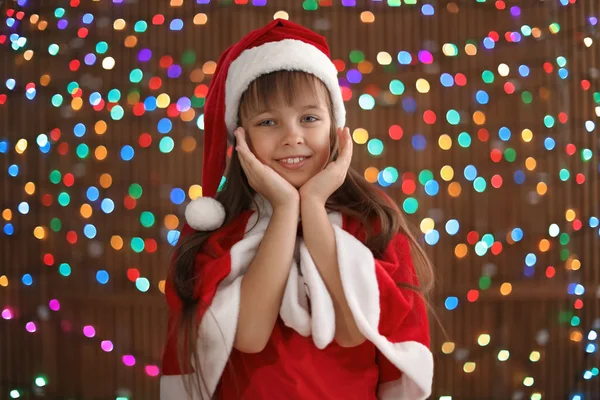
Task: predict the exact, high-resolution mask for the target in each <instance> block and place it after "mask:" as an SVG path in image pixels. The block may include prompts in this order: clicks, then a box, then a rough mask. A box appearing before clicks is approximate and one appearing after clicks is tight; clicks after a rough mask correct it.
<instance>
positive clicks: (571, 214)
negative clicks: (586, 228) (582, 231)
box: [565, 208, 577, 222]
mask: <svg viewBox="0 0 600 400" xmlns="http://www.w3.org/2000/svg"><path fill="white" fill-rule="evenodd" d="M576 217H577V214H576V213H575V210H573V209H570V208H569V209H568V210H567V212H565V219H566V220H567V221H569V222H573V220H574V219H575V218H576Z"/></svg>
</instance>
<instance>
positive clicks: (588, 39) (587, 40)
mask: <svg viewBox="0 0 600 400" xmlns="http://www.w3.org/2000/svg"><path fill="white" fill-rule="evenodd" d="M583 44H584V45H585V47H591V46H592V44H594V39H592V38H591V37H589V36H588V37H585V38H584V39H583Z"/></svg>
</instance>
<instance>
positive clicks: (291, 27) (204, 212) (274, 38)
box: [185, 19, 346, 230]
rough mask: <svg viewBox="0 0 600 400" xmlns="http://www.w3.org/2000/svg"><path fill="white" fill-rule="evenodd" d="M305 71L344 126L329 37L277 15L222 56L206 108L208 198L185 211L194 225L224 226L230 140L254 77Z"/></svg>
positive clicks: (203, 227)
mask: <svg viewBox="0 0 600 400" xmlns="http://www.w3.org/2000/svg"><path fill="white" fill-rule="evenodd" d="M281 70H286V71H304V72H307V73H310V74H312V75H314V76H316V77H317V78H319V79H320V80H321V81H322V82H323V83H324V84H325V86H326V87H327V89H328V90H329V94H330V97H331V100H332V104H333V115H334V119H335V124H336V126H338V127H343V126H344V125H345V122H346V109H345V107H344V101H343V99H342V93H341V90H340V87H339V83H338V78H337V69H336V68H335V66H334V64H333V63H332V61H331V59H330V53H329V46H328V45H327V42H326V40H325V38H324V37H323V36H321V35H319V34H317V33H315V32H313V31H311V30H309V29H307V28H305V27H303V26H301V25H298V24H296V23H293V22H290V21H287V20H283V19H276V20H274V21H272V22H271V23H269V24H267V25H266V26H264V27H263V28H260V29H257V30H254V31H252V32H250V33H249V34H248V35H246V36H244V37H243V38H242V39H241V40H240V41H239V42H238V43H236V44H234V45H232V46H231V47H229V48H228V49H227V50H225V52H224V53H223V54H222V55H221V57H220V58H219V61H218V63H217V68H216V70H215V74H214V76H213V78H212V81H211V83H210V87H209V90H208V94H207V97H206V104H205V106H204V132H205V135H204V159H203V160H202V192H203V197H199V198H198V199H196V200H194V201H192V202H191V203H190V204H189V205H188V206H187V207H186V211H185V217H186V220H187V223H188V224H189V226H191V227H192V228H194V229H196V230H214V229H217V228H219V227H220V226H221V225H222V224H223V220H224V219H225V210H224V209H223V206H222V205H221V204H220V203H219V202H217V201H216V200H215V199H214V196H215V195H216V193H217V190H218V188H219V185H220V183H221V178H222V176H223V173H224V171H225V163H226V152H227V142H228V140H229V141H231V142H232V143H233V141H234V136H233V132H234V130H235V129H236V128H237V127H238V118H237V116H238V108H239V104H240V99H241V97H242V94H243V93H244V92H245V91H246V89H248V86H249V85H250V83H251V82H252V81H254V80H255V79H256V78H258V77H259V76H261V75H265V74H268V73H271V72H275V71H281Z"/></svg>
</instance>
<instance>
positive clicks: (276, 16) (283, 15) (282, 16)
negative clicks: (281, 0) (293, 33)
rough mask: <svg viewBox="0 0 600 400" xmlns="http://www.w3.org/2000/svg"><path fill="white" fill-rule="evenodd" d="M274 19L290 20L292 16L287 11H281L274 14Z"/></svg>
mask: <svg viewBox="0 0 600 400" xmlns="http://www.w3.org/2000/svg"><path fill="white" fill-rule="evenodd" d="M273 19H290V15H289V14H288V13H287V12H286V11H283V10H280V11H277V12H276V13H275V14H273Z"/></svg>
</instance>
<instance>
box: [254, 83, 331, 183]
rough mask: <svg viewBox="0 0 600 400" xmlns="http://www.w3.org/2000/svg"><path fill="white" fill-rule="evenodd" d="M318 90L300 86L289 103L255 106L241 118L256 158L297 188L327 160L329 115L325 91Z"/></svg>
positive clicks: (321, 168)
mask: <svg viewBox="0 0 600 400" xmlns="http://www.w3.org/2000/svg"><path fill="white" fill-rule="evenodd" d="M325 90H326V89H325ZM318 93H319V95H318V96H314V95H313V93H312V92H311V91H310V90H299V91H297V92H296V94H295V96H294V101H293V102H292V104H290V105H286V104H283V103H281V104H278V105H277V106H275V107H272V108H271V109H269V110H258V111H257V112H256V113H254V115H250V116H248V118H246V119H245V121H244V129H245V130H246V132H248V137H249V139H250V141H249V144H250V148H251V149H252V151H253V153H254V154H255V155H256V158H258V159H259V160H260V161H261V162H262V163H263V164H265V165H268V166H269V167H271V168H272V169H274V170H275V171H276V172H277V173H278V174H279V175H281V176H282V177H283V178H285V179H286V180H287V181H288V182H289V183H291V184H292V185H293V186H294V187H296V188H300V187H301V186H302V185H304V183H306V182H307V181H308V180H309V179H310V178H312V177H313V176H315V175H316V174H317V173H319V172H320V171H321V170H323V168H325V166H326V165H327V161H328V160H329V153H330V131H331V118H330V116H329V109H328V107H327V97H326V93H325V92H324V90H318Z"/></svg>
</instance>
